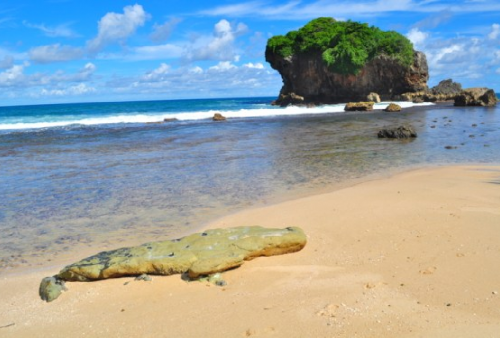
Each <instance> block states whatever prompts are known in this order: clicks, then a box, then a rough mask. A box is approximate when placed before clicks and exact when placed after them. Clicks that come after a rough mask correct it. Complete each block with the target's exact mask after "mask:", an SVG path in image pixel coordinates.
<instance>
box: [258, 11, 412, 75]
mask: <svg viewBox="0 0 500 338" xmlns="http://www.w3.org/2000/svg"><path fill="white" fill-rule="evenodd" d="M266 48H267V51H268V52H269V51H270V52H272V53H275V54H278V55H280V56H281V57H288V56H291V55H297V54H305V53H321V56H322V59H323V61H324V62H325V63H326V64H327V65H328V67H329V69H330V70H331V71H332V72H334V73H339V74H353V75H356V74H357V73H358V72H359V71H360V70H361V68H363V66H364V65H365V64H366V63H367V62H369V61H370V60H372V59H373V58H374V57H376V56H378V55H387V56H389V57H391V58H393V59H395V60H396V61H398V62H399V63H400V64H402V65H404V66H408V67H409V66H410V65H411V64H412V62H413V44H412V43H411V42H410V40H408V39H407V38H406V37H404V36H403V35H401V34H399V33H397V32H395V31H387V32H384V31H382V30H380V29H379V28H377V27H374V26H371V27H370V26H368V24H364V23H359V22H354V21H336V20H335V19H333V18H318V19H314V20H312V21H310V22H309V23H308V24H306V25H305V26H304V27H302V28H300V29H299V30H297V31H291V32H288V33H287V34H286V35H278V36H274V37H272V38H270V39H269V40H268V42H267V47H266Z"/></svg>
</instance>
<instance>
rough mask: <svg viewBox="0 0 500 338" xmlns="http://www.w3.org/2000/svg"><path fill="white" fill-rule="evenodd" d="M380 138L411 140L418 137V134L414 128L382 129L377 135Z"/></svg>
mask: <svg viewBox="0 0 500 338" xmlns="http://www.w3.org/2000/svg"><path fill="white" fill-rule="evenodd" d="M377 136H378V138H395V139H409V138H415V137H417V132H416V131H415V129H414V128H413V127H412V126H408V125H407V126H401V127H397V128H392V129H382V130H380V131H379V132H378V134H377Z"/></svg>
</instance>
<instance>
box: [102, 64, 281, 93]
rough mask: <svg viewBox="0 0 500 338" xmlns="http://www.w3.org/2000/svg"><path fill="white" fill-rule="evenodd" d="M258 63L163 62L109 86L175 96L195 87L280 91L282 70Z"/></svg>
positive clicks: (200, 90)
mask: <svg viewBox="0 0 500 338" xmlns="http://www.w3.org/2000/svg"><path fill="white" fill-rule="evenodd" d="M255 65H258V64H254V67H248V65H242V66H237V65H235V64H233V63H231V62H229V61H221V62H218V63H217V64H216V65H214V66H211V67H208V68H207V69H205V70H204V69H202V68H201V67H200V66H195V67H194V68H193V67H191V68H185V67H181V68H177V69H173V68H171V67H169V66H168V65H163V64H162V65H160V67H158V68H156V69H154V70H152V71H149V72H146V73H145V74H143V75H139V76H136V77H128V78H127V77H117V78H115V79H114V80H113V81H109V82H108V83H107V84H106V87H107V88H111V89H112V90H113V91H114V92H116V93H120V94H122V95H132V94H133V95H142V96H150V97H153V96H154V95H158V97H166V96H168V95H170V96H171V97H175V98H181V97H189V96H191V97H192V92H193V88H196V93H197V96H198V97H200V96H201V97H203V96H205V97H209V96H213V97H224V96H228V95H231V96H235V95H236V96H238V95H240V96H249V95H250V96H252V95H254V96H263V95H269V93H270V90H271V91H272V92H273V93H274V92H276V93H278V92H279V88H280V87H281V84H282V83H281V78H280V76H279V74H278V73H277V72H276V71H273V70H271V69H269V68H267V69H266V68H263V69H262V68H260V67H259V66H257V67H255ZM273 84H274V86H275V88H272V87H273ZM270 87H271V89H270Z"/></svg>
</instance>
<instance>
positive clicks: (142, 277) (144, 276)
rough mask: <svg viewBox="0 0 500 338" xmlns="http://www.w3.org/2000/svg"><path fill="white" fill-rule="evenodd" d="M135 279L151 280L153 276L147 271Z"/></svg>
mask: <svg viewBox="0 0 500 338" xmlns="http://www.w3.org/2000/svg"><path fill="white" fill-rule="evenodd" d="M134 280H137V281H140V280H143V281H145V282H151V281H152V280H153V279H152V278H151V276H148V275H146V274H145V273H143V274H142V275H140V276H137V277H135V279H134Z"/></svg>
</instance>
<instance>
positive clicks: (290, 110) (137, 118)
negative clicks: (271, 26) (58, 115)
mask: <svg viewBox="0 0 500 338" xmlns="http://www.w3.org/2000/svg"><path fill="white" fill-rule="evenodd" d="M388 104H389V102H381V103H377V104H375V105H374V109H376V110H380V109H384V108H386V107H387V105H388ZM398 104H399V105H400V106H401V107H402V108H408V107H413V106H422V105H432V103H418V104H416V103H412V102H398ZM344 106H345V104H335V105H324V106H317V107H311V108H307V107H300V106H288V107H286V108H259V109H240V110H232V111H225V110H208V111H196V112H182V113H162V112H156V113H148V114H133V113H131V114H117V115H111V116H104V117H89V118H82V119H67V120H64V119H63V120H59V121H43V122H42V121H37V122H34V121H33V122H18V123H5V124H0V130H22V129H43V128H54V127H65V126H70V125H85V126H93V125H94V126H95V125H105V124H123V123H154V122H162V121H163V119H177V120H179V121H196V120H204V119H210V118H212V117H213V116H214V114H216V113H220V114H222V115H224V116H225V117H227V118H251V117H268V116H293V115H318V114H332V113H333V114H334V113H343V112H344Z"/></svg>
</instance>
